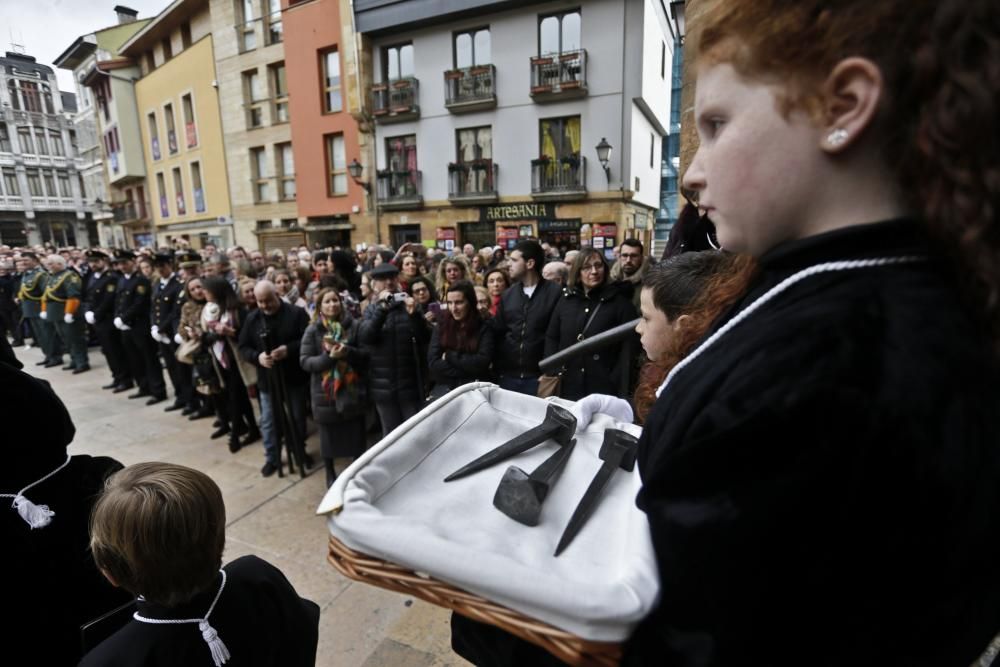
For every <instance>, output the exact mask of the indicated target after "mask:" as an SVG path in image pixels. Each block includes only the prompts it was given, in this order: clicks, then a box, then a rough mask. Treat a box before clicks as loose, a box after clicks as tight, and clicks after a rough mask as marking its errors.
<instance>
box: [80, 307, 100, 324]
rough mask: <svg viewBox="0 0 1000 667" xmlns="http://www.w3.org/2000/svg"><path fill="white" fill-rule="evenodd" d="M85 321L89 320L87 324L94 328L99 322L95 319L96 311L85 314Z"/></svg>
mask: <svg viewBox="0 0 1000 667" xmlns="http://www.w3.org/2000/svg"><path fill="white" fill-rule="evenodd" d="M83 319H85V320H87V324H89V325H91V326H93V325H94V324H95V323H96V322H97V320H96V319H95V318H94V311H92V310H88V311H87V312H85V313H84V314H83Z"/></svg>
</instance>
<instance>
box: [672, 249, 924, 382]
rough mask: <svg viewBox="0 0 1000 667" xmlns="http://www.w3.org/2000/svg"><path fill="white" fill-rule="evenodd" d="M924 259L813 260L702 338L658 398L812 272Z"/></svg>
mask: <svg viewBox="0 0 1000 667" xmlns="http://www.w3.org/2000/svg"><path fill="white" fill-rule="evenodd" d="M924 260H926V258H925V257H920V256H916V255H907V256H903V257H875V258H872V259H856V260H848V261H839V262H826V263H824V264H815V265H813V266H810V267H808V268H806V269H803V270H801V271H799V272H798V273H794V274H792V275H790V276H789V277H787V278H785V279H784V280H782V281H781V282H780V283H778V284H777V285H775V286H774V287H772V288H771V289H769V290H768V291H767V292H765V293H764V294H762V295H761V296H760V297H758V298H757V299H756V300H755V301H754V302H753V303H751V304H750V305H749V306H747V307H746V308H744V309H743V310H741V311H740V312H739V313H738V314H737V315H736V317H734V318H733V319H731V320H729V321H728V322H726V323H725V324H724V325H723V326H722V327H721V328H720V329H719V330H718V331H716V332H715V333H714V334H712V335H711V336H709V337H708V338H707V339H705V341H704V342H703V343H702V344H701V345H699V346H698V347H697V348H696V349H695V351H694V352H692V353H691V354H689V355H688V356H686V357H684V359H682V360H681V361H680V363H678V364H677V365H676V366H674V367H673V369H672V370H671V371H670V373H669V374H668V375H667V377H666V379H665V380H664V381H663V384H661V385H660V388H659V389H657V390H656V397H657V398H659V397H660V395H661V394H662V393H663V392H664V390H666V388H667V385H669V384H670V381H671V380H673V379H674V376H676V375H677V373H679V372H680V371H681V369H683V368H685V367H686V366H687V365H688V364H690V363H691V362H693V361H694V360H695V359H697V358H698V357H699V356H700V355H701V353H702V352H704V351H705V350H706V349H708V348H709V347H711V346H712V345H714V344H715V343H716V341H718V340H719V339H720V338H722V337H723V336H725V335H726V334H727V333H729V332H730V331H731V330H732V329H733V328H735V327H736V326H738V325H739V324H740V323H741V322H743V321H744V320H745V319H747V318H748V317H750V316H751V315H753V314H754V313H755V312H757V310H759V309H760V308H761V307H762V306H764V305H765V304H766V303H767V302H768V301H771V300H772V299H774V298H775V297H776V296H778V295H779V294H781V293H782V292H784V291H785V290H787V289H788V288H789V287H791V286H792V285H794V284H796V283H798V282H801V281H803V280H805V279H806V278H809V277H812V276H815V275H817V274H820V273H830V272H832V271H851V270H853V269H867V268H871V267H875V266H890V265H894V264H912V263H913V262H921V261H924Z"/></svg>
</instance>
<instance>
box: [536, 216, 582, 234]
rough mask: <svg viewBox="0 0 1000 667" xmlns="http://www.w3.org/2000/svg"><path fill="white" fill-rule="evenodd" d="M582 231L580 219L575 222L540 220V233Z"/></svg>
mask: <svg viewBox="0 0 1000 667" xmlns="http://www.w3.org/2000/svg"><path fill="white" fill-rule="evenodd" d="M579 230H580V219H579V218H576V219H575V220H539V221H538V232H539V233H542V232H576V231H579Z"/></svg>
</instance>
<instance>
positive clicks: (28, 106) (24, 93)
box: [18, 81, 42, 112]
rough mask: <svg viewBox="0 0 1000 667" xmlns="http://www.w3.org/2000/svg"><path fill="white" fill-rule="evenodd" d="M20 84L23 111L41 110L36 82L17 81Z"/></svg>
mask: <svg viewBox="0 0 1000 667" xmlns="http://www.w3.org/2000/svg"><path fill="white" fill-rule="evenodd" d="M18 83H19V84H20V86H21V101H22V103H23V104H24V110H25V111H39V112H40V111H41V110H42V99H41V97H40V96H39V94H38V84H37V83H35V82H34V81H19V82H18Z"/></svg>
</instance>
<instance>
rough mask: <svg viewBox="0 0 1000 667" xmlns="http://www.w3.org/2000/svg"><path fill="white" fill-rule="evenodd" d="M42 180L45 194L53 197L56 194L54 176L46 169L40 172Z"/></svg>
mask: <svg viewBox="0 0 1000 667" xmlns="http://www.w3.org/2000/svg"><path fill="white" fill-rule="evenodd" d="M42 180H43V181H45V196H46V197H55V196H56V177H55V174H53V173H52V172H51V171H49V170H48V169H46V170H44V171H43V172H42Z"/></svg>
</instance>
